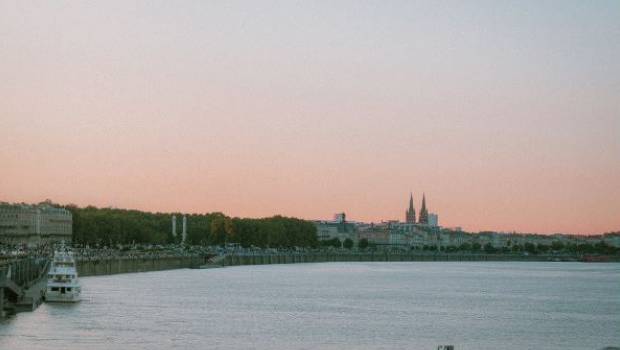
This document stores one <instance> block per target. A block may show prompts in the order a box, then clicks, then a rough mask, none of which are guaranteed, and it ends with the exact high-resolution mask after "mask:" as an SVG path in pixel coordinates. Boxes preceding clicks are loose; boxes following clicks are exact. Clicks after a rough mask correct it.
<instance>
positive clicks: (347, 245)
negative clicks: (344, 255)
mask: <svg viewBox="0 0 620 350" xmlns="http://www.w3.org/2000/svg"><path fill="white" fill-rule="evenodd" d="M342 246H343V247H345V248H346V249H351V248H353V240H352V239H351V238H346V239H345V240H344V242H342Z"/></svg>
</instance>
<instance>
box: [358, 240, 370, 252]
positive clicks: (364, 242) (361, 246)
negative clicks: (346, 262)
mask: <svg viewBox="0 0 620 350" xmlns="http://www.w3.org/2000/svg"><path fill="white" fill-rule="evenodd" d="M357 247H358V248H359V249H362V250H364V249H366V248H368V239H367V238H362V239H360V240H359V242H357Z"/></svg>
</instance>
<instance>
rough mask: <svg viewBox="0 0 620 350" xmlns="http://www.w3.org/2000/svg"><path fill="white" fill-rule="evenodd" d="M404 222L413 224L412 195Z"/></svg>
mask: <svg viewBox="0 0 620 350" xmlns="http://www.w3.org/2000/svg"><path fill="white" fill-rule="evenodd" d="M405 221H406V222H407V223H408V224H415V209H413V193H411V197H409V209H407V212H406V213H405Z"/></svg>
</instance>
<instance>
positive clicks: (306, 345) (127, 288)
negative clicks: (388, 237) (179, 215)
mask: <svg viewBox="0 0 620 350" xmlns="http://www.w3.org/2000/svg"><path fill="white" fill-rule="evenodd" d="M81 282H82V289H83V294H82V295H83V298H84V300H83V301H82V302H81V303H78V304H75V305H59V304H44V305H42V306H41V307H39V308H38V309H37V310H36V311H34V312H30V313H20V314H18V315H17V316H16V317H12V318H10V319H9V320H6V321H3V322H2V323H0V349H2V350H4V349H11V350H22V349H23V350H36V349H62V350H72V349H89V350H94V349H149V350H153V349H269V350H279V349H282V350H285V349H286V350H290V349H420V350H423V349H433V350H434V349H436V348H437V346H438V345H442V344H452V345H455V347H456V350H464V349H472V350H473V349H562V350H568V349H600V348H602V347H604V346H610V345H614V346H620V264H583V263H534V262H480V263H473V262H406V263H396V262H390V263H377V262H375V263H321V264H291V265H261V266H237V267H230V268H224V269H210V270H189V269H184V270H169V271H160V272H148V273H134V274H123V275H113V276H100V277H85V278H82V279H81Z"/></svg>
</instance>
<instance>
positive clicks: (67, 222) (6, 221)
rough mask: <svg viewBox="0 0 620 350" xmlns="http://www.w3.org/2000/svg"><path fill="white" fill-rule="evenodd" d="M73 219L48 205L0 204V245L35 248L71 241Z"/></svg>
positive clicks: (59, 209) (65, 212)
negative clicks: (30, 246) (33, 246)
mask: <svg viewBox="0 0 620 350" xmlns="http://www.w3.org/2000/svg"><path fill="white" fill-rule="evenodd" d="M72 233H73V216H72V215H71V212H70V211H68V210H67V209H64V208H56V207H53V206H51V205H49V204H39V205H26V204H8V203H1V204H0V242H2V243H6V244H27V245H37V244H40V243H42V242H48V241H50V242H55V241H61V240H64V241H66V242H70V241H71V236H72Z"/></svg>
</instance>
